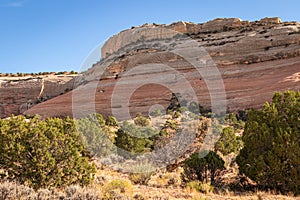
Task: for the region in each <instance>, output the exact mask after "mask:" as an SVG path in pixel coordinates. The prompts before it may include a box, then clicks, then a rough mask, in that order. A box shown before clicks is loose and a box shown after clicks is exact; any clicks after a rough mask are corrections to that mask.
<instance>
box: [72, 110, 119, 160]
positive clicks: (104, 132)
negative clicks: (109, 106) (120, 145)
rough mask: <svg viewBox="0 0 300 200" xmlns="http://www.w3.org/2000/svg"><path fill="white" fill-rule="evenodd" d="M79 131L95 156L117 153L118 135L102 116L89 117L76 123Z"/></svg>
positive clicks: (86, 145)
mask: <svg viewBox="0 0 300 200" xmlns="http://www.w3.org/2000/svg"><path fill="white" fill-rule="evenodd" d="M76 125H77V129H78V131H79V133H80V137H81V139H82V141H83V144H84V146H85V147H86V149H88V150H89V152H90V153H92V155H94V156H107V155H109V154H111V153H112V152H114V151H115V146H114V144H113V143H114V141H115V137H116V134H115V132H113V131H112V130H111V129H110V127H109V126H107V125H105V121H104V119H103V117H102V115H100V114H93V115H89V116H87V117H85V118H82V119H79V120H77V121H76Z"/></svg>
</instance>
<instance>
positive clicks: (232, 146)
mask: <svg viewBox="0 0 300 200" xmlns="http://www.w3.org/2000/svg"><path fill="white" fill-rule="evenodd" d="M241 147H242V141H241V139H240V138H239V137H237V136H236V135H235V133H234V128H232V127H226V128H224V129H223V130H222V133H221V137H220V139H219V140H218V142H216V144H215V150H216V151H220V152H221V153H222V154H223V155H228V154H229V153H232V152H234V153H236V152H238V150H239V149H240V148H241Z"/></svg>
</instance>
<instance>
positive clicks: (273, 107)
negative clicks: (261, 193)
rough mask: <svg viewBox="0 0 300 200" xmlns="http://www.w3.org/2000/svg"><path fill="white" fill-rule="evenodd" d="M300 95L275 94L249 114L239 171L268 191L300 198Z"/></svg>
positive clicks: (238, 159) (239, 156)
mask: <svg viewBox="0 0 300 200" xmlns="http://www.w3.org/2000/svg"><path fill="white" fill-rule="evenodd" d="M299 119H300V91H298V92H293V91H287V92H285V93H284V95H282V94H281V93H275V94H274V96H273V99H272V103H271V104H270V103H265V104H264V106H263V108H262V110H260V111H256V110H252V111H249V113H248V121H247V123H246V127H245V131H244V134H243V137H242V139H243V141H244V148H243V149H242V150H241V151H240V154H239V155H238V157H237V163H238V165H239V171H240V173H241V174H245V175H246V176H248V177H249V178H250V179H252V180H254V181H256V182H257V183H258V185H260V186H261V187H263V188H265V189H275V190H278V191H280V192H283V193H287V192H290V191H291V192H294V193H295V194H300V173H299V172H300V168H299V166H300V159H299V158H300V142H299V141H300V120H299Z"/></svg>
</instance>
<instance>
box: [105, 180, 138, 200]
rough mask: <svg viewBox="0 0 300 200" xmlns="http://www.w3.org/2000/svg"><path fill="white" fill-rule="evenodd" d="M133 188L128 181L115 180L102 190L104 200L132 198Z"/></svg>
mask: <svg viewBox="0 0 300 200" xmlns="http://www.w3.org/2000/svg"><path fill="white" fill-rule="evenodd" d="M132 193H133V187H132V185H131V183H130V182H128V181H126V180H113V181H111V182H109V183H106V184H105V185H104V186H103V188H102V198H103V199H104V200H114V199H127V198H132Z"/></svg>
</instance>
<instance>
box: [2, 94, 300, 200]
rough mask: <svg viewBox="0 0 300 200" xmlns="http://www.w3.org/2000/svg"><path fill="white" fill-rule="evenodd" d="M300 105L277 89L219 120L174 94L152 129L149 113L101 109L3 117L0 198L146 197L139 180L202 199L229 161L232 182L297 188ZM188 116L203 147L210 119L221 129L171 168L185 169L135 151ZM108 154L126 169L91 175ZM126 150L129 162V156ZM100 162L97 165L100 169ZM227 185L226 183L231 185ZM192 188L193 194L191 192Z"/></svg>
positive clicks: (163, 137)
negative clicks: (129, 116)
mask: <svg viewBox="0 0 300 200" xmlns="http://www.w3.org/2000/svg"><path fill="white" fill-rule="evenodd" d="M299 109H300V92H299V91H298V92H293V91H287V92H285V93H284V94H281V93H276V94H275V95H274V97H273V100H272V102H271V103H266V104H265V105H264V106H263V109H262V110H251V111H249V112H248V111H239V112H238V113H236V114H235V113H229V114H227V115H226V117H225V118H223V119H218V121H213V120H216V119H214V118H212V117H213V116H214V114H213V113H209V112H206V111H205V112H204V111H203V108H202V107H201V106H200V105H199V104H198V103H195V102H184V105H183V104H181V103H180V104H179V103H178V99H177V97H176V95H174V94H173V96H172V100H171V105H170V106H169V111H168V115H166V116H161V113H158V112H157V113H155V114H154V115H151V116H152V117H155V116H156V117H158V119H160V118H165V119H166V121H165V123H164V124H160V125H159V126H160V129H159V130H156V129H154V126H153V127H152V126H151V121H150V119H149V118H148V117H147V116H142V115H141V114H138V115H137V117H136V118H134V120H133V122H132V123H131V122H129V121H123V122H121V123H120V122H118V121H117V119H116V118H114V117H111V116H110V117H107V118H106V119H104V118H103V116H102V115H100V114H91V115H88V116H86V117H84V118H81V119H76V120H75V119H70V118H66V119H59V118H48V119H39V118H38V117H31V118H30V119H26V118H25V117H23V116H16V117H15V116H12V117H11V118H9V119H1V120H0V174H1V180H0V181H1V183H0V200H1V199H148V196H145V195H144V194H134V188H139V189H140V188H141V187H142V188H143V187H145V188H147V189H148V187H156V188H160V187H165V188H166V187H177V188H179V189H182V190H186V191H187V192H188V195H187V196H185V197H183V198H186V199H188V198H192V199H193V198H194V199H199V198H200V199H205V198H206V197H203V196H199V194H200V193H202V194H205V195H211V194H212V193H213V192H215V191H219V189H220V185H218V184H220V177H222V174H223V175H224V172H226V171H228V170H229V171H230V170H231V169H232V166H236V169H237V168H239V172H240V175H238V174H237V173H236V178H237V180H239V182H238V183H237V184H236V185H243V184H244V182H243V181H242V180H250V179H251V180H250V181H254V183H255V185H256V186H257V188H256V189H263V190H272V191H275V192H281V193H285V194H289V193H290V192H292V193H293V194H295V195H298V194H300V187H299V185H300V182H299V180H300V176H299V166H300V160H299V158H300V143H299V140H300V137H299V133H300V131H299V129H300V120H299V119H300V116H299V113H300V110H299ZM197 110H200V113H197V112H196V111H197ZM192 120H195V121H196V124H197V125H196V127H197V126H198V132H197V133H196V135H197V138H196V143H195V144H193V145H199V146H201V144H202V143H201V142H202V141H203V138H204V136H205V135H206V133H207V132H208V131H210V129H211V124H212V123H214V124H216V125H217V130H213V131H217V132H219V131H220V133H221V134H220V138H219V140H218V142H217V143H216V144H215V147H214V148H213V149H211V150H210V151H208V152H206V153H205V152H204V151H200V152H196V153H190V155H188V154H187V155H186V156H185V158H184V160H183V162H182V161H181V162H182V163H178V164H177V166H176V167H175V168H174V169H175V171H177V170H178V169H182V170H181V171H180V172H179V171H177V172H175V171H172V172H171V171H169V172H165V171H163V170H161V171H159V172H158V171H154V166H152V164H151V162H150V161H149V162H147V161H144V160H143V159H142V157H141V156H140V155H139V154H141V153H148V152H151V151H155V150H157V149H160V148H162V147H164V146H165V145H167V144H169V143H170V142H171V141H172V138H173V137H175V136H176V134H177V133H178V132H180V131H182V127H181V125H182V123H186V124H188V122H189V121H192ZM244 127H245V128H244ZM243 131H244V132H243ZM116 147H118V148H116ZM124 152H126V153H124ZM106 156H109V158H110V159H111V163H113V162H115V160H123V161H124V162H128V163H126V164H127V165H126V166H128V167H130V169H131V172H130V173H128V174H126V175H125V174H122V177H120V175H119V176H118V177H117V178H113V179H108V180H107V179H106V177H102V178H103V179H101V180H100V179H99V177H98V178H97V179H96V181H94V180H95V176H96V174H97V173H96V166H95V164H94V162H92V158H95V157H98V158H104V157H106ZM128 156H129V157H130V160H129V161H127V160H126V158H129V157H128ZM236 156H237V157H236ZM228 157H230V160H228V159H227V158H228ZM114 159H115V160H114ZM223 159H224V160H226V168H225V162H224V160H223ZM132 161H135V162H132ZM131 162H132V163H134V164H130V163H131ZM228 163H229V164H228ZM237 164H238V165H237ZM105 167H106V166H105V165H104V166H103V165H101V166H98V170H99V168H101V169H102V168H105ZM167 169H168V168H167ZM123 175H124V177H125V179H124V177H123ZM153 177H155V178H153ZM241 177H242V178H243V179H242V178H241ZM120 178H122V179H120ZM126 178H127V179H129V180H130V181H129V180H126ZM249 178H250V179H249ZM6 180H8V181H13V182H7V181H6ZM90 183H94V184H95V183H97V184H99V185H96V186H95V185H91V184H90ZM131 184H135V185H138V186H133V185H131ZM87 185H89V187H96V189H95V188H93V191H90V190H88V189H86V188H85V186H87ZM232 185H234V184H231V185H230V187H228V188H230V189H233V190H234V189H235V188H234V187H231V186H232ZM228 186H229V185H228ZM16 188H17V189H16ZM224 188H226V187H224ZM222 189H223V188H222ZM192 191H193V193H196V194H197V195H198V196H197V195H196V196H193V195H191V194H190V193H191V192H192ZM246 191H247V188H246ZM184 195H186V194H184ZM178 196H180V195H178ZM260 196H262V195H258V198H260ZM156 197H157V199H168V197H167V196H159V195H157V194H156V195H154V196H153V198H156ZM198 197H199V198H198ZM283 199H284V198H283Z"/></svg>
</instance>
